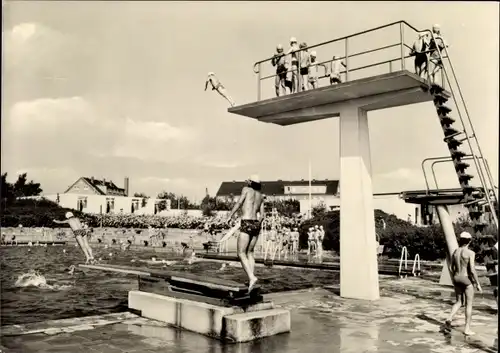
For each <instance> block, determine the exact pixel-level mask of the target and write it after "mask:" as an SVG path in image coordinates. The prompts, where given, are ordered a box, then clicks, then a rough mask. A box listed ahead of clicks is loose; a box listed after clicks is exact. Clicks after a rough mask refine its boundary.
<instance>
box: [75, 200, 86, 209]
mask: <svg viewBox="0 0 500 353" xmlns="http://www.w3.org/2000/svg"><path fill="white" fill-rule="evenodd" d="M84 208H87V198H86V197H79V198H78V200H77V201H76V209H77V210H78V211H80V212H81V211H83V209H84Z"/></svg>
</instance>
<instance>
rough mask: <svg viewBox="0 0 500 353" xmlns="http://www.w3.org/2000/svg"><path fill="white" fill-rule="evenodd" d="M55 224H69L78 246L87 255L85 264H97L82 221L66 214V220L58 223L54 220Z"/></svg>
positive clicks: (69, 213)
mask: <svg viewBox="0 0 500 353" xmlns="http://www.w3.org/2000/svg"><path fill="white" fill-rule="evenodd" d="M54 223H57V224H65V223H66V224H69V226H70V227H71V230H72V231H73V234H74V235H75V239H76V242H77V244H78V246H80V249H81V250H82V251H83V253H84V254H85V257H86V261H85V263H86V264H88V263H95V259H94V256H93V255H92V249H91V248H90V245H89V243H88V241H87V230H86V229H84V228H83V227H82V222H80V219H78V218H77V217H75V216H74V215H73V213H71V212H66V220H64V221H58V220H56V219H54Z"/></svg>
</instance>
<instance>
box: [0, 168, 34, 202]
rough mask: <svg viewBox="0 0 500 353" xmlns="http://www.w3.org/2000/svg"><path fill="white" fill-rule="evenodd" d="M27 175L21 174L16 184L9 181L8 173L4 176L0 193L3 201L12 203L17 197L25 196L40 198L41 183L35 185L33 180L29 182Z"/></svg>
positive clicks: (0, 185)
mask: <svg viewBox="0 0 500 353" xmlns="http://www.w3.org/2000/svg"><path fill="white" fill-rule="evenodd" d="M27 180H28V177H27V173H24V174H20V175H19V176H18V177H17V180H16V182H15V183H14V184H11V183H9V182H8V181H7V173H4V174H2V180H1V184H0V193H1V195H2V199H3V200H7V202H10V201H12V200H14V199H15V198H16V197H23V196H38V195H40V194H41V193H42V191H43V190H42V188H40V183H35V182H34V181H33V180H31V181H30V182H27Z"/></svg>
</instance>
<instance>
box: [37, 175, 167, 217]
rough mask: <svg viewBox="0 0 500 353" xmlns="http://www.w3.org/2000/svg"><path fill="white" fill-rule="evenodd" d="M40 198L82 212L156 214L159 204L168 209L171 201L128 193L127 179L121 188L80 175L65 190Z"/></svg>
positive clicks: (111, 182) (106, 181)
mask: <svg viewBox="0 0 500 353" xmlns="http://www.w3.org/2000/svg"><path fill="white" fill-rule="evenodd" d="M43 197H44V198H45V199H48V200H51V201H54V202H56V203H58V204H59V205H60V206H61V207H65V208H72V209H76V210H79V211H81V212H84V213H115V214H116V213H123V214H131V213H134V214H157V213H159V212H160V209H161V208H160V204H161V203H163V208H164V209H166V210H167V211H168V210H170V200H160V199H153V198H142V197H134V196H129V178H125V180H124V187H123V188H120V187H118V186H116V184H115V183H113V181H111V180H109V181H108V180H106V179H103V180H98V179H95V178H94V177H90V178H88V177H81V178H79V179H78V180H77V181H75V182H74V183H73V184H72V185H71V186H70V187H69V188H68V189H67V190H66V191H65V192H64V193H62V194H50V195H44V196H43Z"/></svg>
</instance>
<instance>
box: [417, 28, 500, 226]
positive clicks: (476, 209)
mask: <svg viewBox="0 0 500 353" xmlns="http://www.w3.org/2000/svg"><path fill="white" fill-rule="evenodd" d="M427 31H428V32H429V33H430V34H431V38H432V40H433V41H434V43H437V42H436V37H435V36H434V33H432V31H430V30H427ZM443 43H444V42H443ZM442 51H443V52H444V54H445V55H446V58H447V59H448V61H447V62H448V65H449V68H448V69H447V68H446V67H445V65H444V63H445V61H444V60H443V55H442V52H441V50H439V48H438V49H436V52H437V53H438V54H439V59H440V61H441V63H442V64H441V69H440V71H441V72H440V75H441V77H442V85H438V84H436V83H432V82H431V78H430V72H429V70H427V74H428V82H429V83H431V84H430V89H429V93H430V94H431V95H432V96H433V100H434V105H435V107H436V111H437V113H438V116H439V119H440V122H441V126H442V128H443V132H444V135H445V138H444V142H445V143H446V144H447V145H448V149H449V150H450V157H446V158H445V157H443V158H442V160H441V161H440V162H446V161H452V162H453V164H454V166H455V171H456V173H457V177H458V180H459V182H460V187H461V189H462V191H463V193H464V196H465V198H466V202H465V206H466V207H467V208H468V211H469V216H470V217H471V220H472V221H473V226H474V231H475V232H476V233H481V230H482V229H484V227H485V226H486V225H487V224H485V223H484V222H482V221H481V216H482V215H483V213H484V209H483V206H485V205H487V206H488V207H489V210H490V213H491V215H492V218H493V220H494V223H495V225H496V227H497V229H498V216H497V212H496V208H497V207H498V191H497V189H496V188H495V185H494V183H493V177H492V174H491V170H490V168H489V166H488V162H487V161H486V159H485V158H484V157H483V153H482V150H481V147H480V145H479V141H478V139H477V136H476V132H475V130H474V126H473V124H472V121H471V118H470V114H469V111H468V109H467V105H466V103H465V99H464V96H463V93H462V90H461V88H460V84H459V82H458V79H457V77H456V74H455V70H454V68H453V64H452V62H451V58H450V55H449V53H448V49H447V47H446V46H445V47H444V49H442ZM429 60H430V59H428V61H429ZM428 63H429V62H428ZM428 69H429V66H428ZM438 72H439V71H438ZM445 80H446V81H445ZM445 83H447V85H446V86H447V87H448V90H449V92H450V94H447V92H446V91H445V89H444V87H443V86H444V85H445ZM450 99H452V101H453V102H454V105H455V107H456V113H457V115H458V118H459V121H460V124H461V127H460V128H459V129H454V128H453V127H451V125H452V124H453V123H455V122H456V120H455V119H453V118H451V117H450V116H449V115H448V114H449V113H450V112H451V111H452V109H451V108H450V107H449V106H447V105H445V103H446V102H447V101H448V100H450ZM459 103H460V104H461V105H462V106H460V104H459ZM464 142H465V143H466V144H465V147H468V149H469V152H468V153H467V152H464V151H462V150H460V149H459V147H460V146H461V145H462V144H464ZM440 158H441V157H440ZM440 158H434V159H440ZM464 160H472V161H473V162H474V166H475V172H476V173H475V175H473V174H469V173H470V171H468V173H466V172H465V171H466V170H467V169H468V168H469V167H470V166H471V165H470V164H468V163H465V162H464ZM474 177H477V178H478V179H479V181H480V184H481V187H480V188H478V187H474V186H471V185H470V184H469V182H470V180H471V179H473V178H474Z"/></svg>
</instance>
